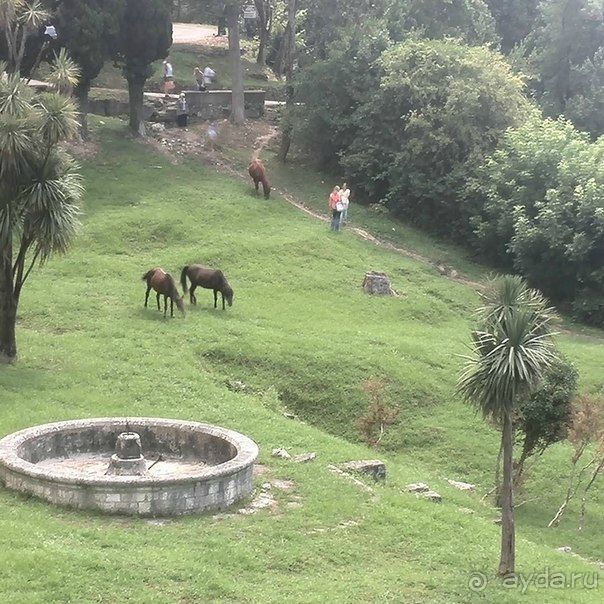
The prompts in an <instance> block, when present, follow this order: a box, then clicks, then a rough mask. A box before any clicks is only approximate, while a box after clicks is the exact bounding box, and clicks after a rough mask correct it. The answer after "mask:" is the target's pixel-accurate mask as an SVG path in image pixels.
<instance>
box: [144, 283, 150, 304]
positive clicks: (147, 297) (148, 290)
mask: <svg viewBox="0 0 604 604" xmlns="http://www.w3.org/2000/svg"><path fill="white" fill-rule="evenodd" d="M150 291H151V288H150V287H149V286H148V285H147V293H146V294H145V308H147V302H148V301H149V292H150Z"/></svg>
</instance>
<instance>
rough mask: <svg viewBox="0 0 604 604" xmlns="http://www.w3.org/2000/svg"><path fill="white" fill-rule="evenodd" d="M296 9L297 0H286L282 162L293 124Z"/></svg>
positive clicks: (286, 152)
mask: <svg viewBox="0 0 604 604" xmlns="http://www.w3.org/2000/svg"><path fill="white" fill-rule="evenodd" d="M297 11H298V0H287V27H286V28H285V37H284V41H283V49H284V53H283V56H284V61H283V64H284V68H285V104H286V112H287V113H286V115H285V119H284V120H283V123H282V125H281V145H280V148H279V159H280V160H281V161H282V162H284V161H285V160H286V159H287V154H288V153H289V148H290V145H291V139H292V131H293V124H292V121H291V119H290V116H291V113H292V110H293V107H294V82H293V78H294V64H295V62H296V13H297Z"/></svg>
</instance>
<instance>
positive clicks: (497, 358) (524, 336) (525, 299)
mask: <svg viewBox="0 0 604 604" xmlns="http://www.w3.org/2000/svg"><path fill="white" fill-rule="evenodd" d="M478 316H479V322H478V327H477V329H476V330H475V331H473V332H472V340H473V347H472V354H471V356H469V357H468V360H467V365H466V368H465V370H464V372H463V373H462V375H461V376H460V378H459V381H458V388H459V391H460V392H461V393H462V395H463V396H464V398H465V399H466V400H468V401H469V402H470V403H472V404H473V405H475V406H476V407H477V409H479V410H480V411H481V412H482V414H483V415H484V416H485V417H486V418H490V419H492V420H495V421H496V422H498V423H499V424H500V425H501V427H502V433H501V445H502V449H503V485H502V493H501V495H502V506H501V512H502V524H501V557H500V561H499V569H498V574H499V575H500V576H507V575H509V574H512V573H514V568H515V529H514V485H513V455H514V429H513V418H514V415H515V414H516V412H517V408H518V403H519V401H520V400H522V398H523V397H525V396H526V395H527V394H529V393H531V392H533V391H534V390H535V389H536V388H537V386H538V384H539V382H540V381H541V379H542V378H543V376H544V374H545V372H546V370H547V369H548V367H549V366H550V365H551V364H552V363H553V361H554V359H555V351H554V344H553V341H552V333H551V325H552V322H553V320H554V318H555V314H554V312H553V311H552V309H551V308H548V306H547V304H546V302H545V300H544V299H543V297H542V296H541V295H540V294H539V293H538V292H537V291H535V290H531V289H529V288H528V287H527V285H526V283H525V282H524V281H523V280H522V279H521V278H520V277H515V276H505V277H502V278H500V279H497V280H495V281H493V282H492V283H491V284H490V285H489V287H488V289H487V291H486V293H485V295H484V305H483V306H482V308H480V309H479V311H478Z"/></svg>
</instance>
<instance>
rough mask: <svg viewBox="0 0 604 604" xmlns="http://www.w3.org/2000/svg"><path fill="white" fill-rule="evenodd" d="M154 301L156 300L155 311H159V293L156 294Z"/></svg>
mask: <svg viewBox="0 0 604 604" xmlns="http://www.w3.org/2000/svg"><path fill="white" fill-rule="evenodd" d="M155 299H156V300H157V310H161V306H160V305H159V292H157V295H156V296H155Z"/></svg>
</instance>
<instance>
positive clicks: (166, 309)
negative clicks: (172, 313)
mask: <svg viewBox="0 0 604 604" xmlns="http://www.w3.org/2000/svg"><path fill="white" fill-rule="evenodd" d="M166 312H168V296H166V295H165V294H164V319H165V318H166Z"/></svg>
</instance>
